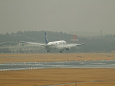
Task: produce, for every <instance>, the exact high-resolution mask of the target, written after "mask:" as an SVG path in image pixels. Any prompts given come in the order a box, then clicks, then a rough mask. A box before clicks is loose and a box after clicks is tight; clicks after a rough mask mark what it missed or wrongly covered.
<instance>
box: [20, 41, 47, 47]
mask: <svg viewBox="0 0 115 86" xmlns="http://www.w3.org/2000/svg"><path fill="white" fill-rule="evenodd" d="M20 43H22V44H24V45H26V44H28V45H32V46H46V44H44V43H38V42H25V41H21V42H20Z"/></svg>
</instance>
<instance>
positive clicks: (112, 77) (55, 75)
mask: <svg viewBox="0 0 115 86" xmlns="http://www.w3.org/2000/svg"><path fill="white" fill-rule="evenodd" d="M77 60H115V54H114V53H77V54H75V53H73V54H0V64H2V63H4V62H46V61H77ZM87 81H99V82H87ZM74 82H86V83H77V86H115V68H52V69H37V70H20V71H0V86H41V85H51V84H62V83H74ZM56 86H57V85H56ZM59 86H75V84H65V85H59Z"/></svg>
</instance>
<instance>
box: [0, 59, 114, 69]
mask: <svg viewBox="0 0 115 86" xmlns="http://www.w3.org/2000/svg"><path fill="white" fill-rule="evenodd" d="M45 68H115V60H98V61H63V62H4V63H0V71H8V70H27V69H45Z"/></svg>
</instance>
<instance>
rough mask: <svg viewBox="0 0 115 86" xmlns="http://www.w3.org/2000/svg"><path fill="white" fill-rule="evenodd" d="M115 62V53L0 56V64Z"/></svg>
mask: <svg viewBox="0 0 115 86" xmlns="http://www.w3.org/2000/svg"><path fill="white" fill-rule="evenodd" d="M78 60H115V53H63V54H0V62H48V61H78Z"/></svg>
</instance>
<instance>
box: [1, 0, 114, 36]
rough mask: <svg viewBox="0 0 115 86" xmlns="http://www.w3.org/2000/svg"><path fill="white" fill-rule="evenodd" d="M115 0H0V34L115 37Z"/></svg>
mask: <svg viewBox="0 0 115 86" xmlns="http://www.w3.org/2000/svg"><path fill="white" fill-rule="evenodd" d="M114 10H115V0H0V33H7V32H17V31H41V30H45V31H58V32H66V33H72V34H92V35H94V34H95V35H98V34H100V31H102V33H103V34H115V16H114V15H115V11H114Z"/></svg>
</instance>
